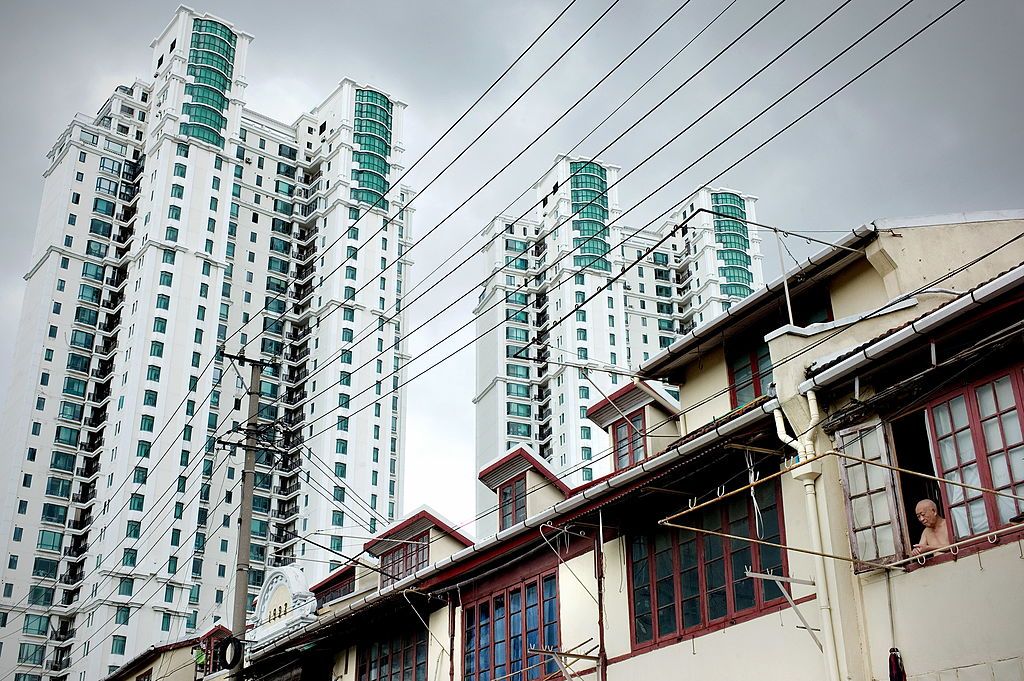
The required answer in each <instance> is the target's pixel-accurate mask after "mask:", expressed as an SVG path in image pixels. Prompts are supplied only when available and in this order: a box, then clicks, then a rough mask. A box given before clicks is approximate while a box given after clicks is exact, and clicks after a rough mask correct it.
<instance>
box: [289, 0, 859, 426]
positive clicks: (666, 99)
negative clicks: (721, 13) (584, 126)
mask: <svg viewBox="0 0 1024 681" xmlns="http://www.w3.org/2000/svg"><path fill="white" fill-rule="evenodd" d="M785 1H786V0H779V2H778V3H776V4H775V5H774V6H773V7H771V8H770V9H769V10H768V11H767V12H765V13H764V14H762V15H761V17H760V18H759V19H758V20H757V21H756V22H755V23H754V24H753V25H751V26H750V27H748V28H747V29H746V30H745V31H743V32H742V33H741V34H740V35H739V36H737V37H736V38H735V39H733V40H732V41H731V42H730V43H729V44H728V45H726V47H724V48H722V49H721V50H720V51H719V52H718V53H717V54H716V55H715V56H714V57H712V59H711V60H709V61H708V62H706V63H705V64H704V66H702V67H701V68H700V69H698V70H697V71H696V72H695V73H694V74H693V75H691V76H690V77H689V78H687V79H686V80H685V81H684V82H683V84H682V85H680V86H679V87H677V88H676V89H675V91H674V92H673V93H671V94H670V95H668V96H667V97H665V98H664V99H662V101H661V102H660V103H659V104H657V105H655V107H654V108H652V109H651V110H650V111H648V113H647V114H646V115H645V116H644V117H642V118H641V119H640V121H637V122H636V123H634V124H633V125H631V126H630V128H628V129H627V130H626V131H625V132H623V133H622V134H620V135H619V136H618V137H617V138H616V140H613V142H612V143H610V144H609V145H608V147H610V146H611V144H614V143H615V141H618V140H619V139H621V138H622V137H623V136H624V135H625V134H627V133H628V132H629V131H630V130H632V129H633V128H635V127H636V126H637V125H638V124H639V122H641V121H643V120H644V119H645V118H646V117H647V116H649V115H650V114H651V113H653V111H654V110H655V109H656V108H657V107H658V106H661V105H662V104H664V103H665V102H666V101H668V99H669V98H670V97H671V96H672V95H673V94H675V92H678V91H679V90H680V89H681V88H682V87H683V86H685V85H686V84H687V83H689V82H690V81H692V80H693V79H694V78H695V77H696V76H697V75H699V74H700V73H701V72H702V71H703V70H704V69H706V68H707V67H708V66H710V64H712V63H713V62H714V61H715V60H716V59H718V57H720V56H721V55H722V54H724V53H725V51H727V50H728V49H730V48H731V47H732V46H733V45H735V44H736V43H737V42H738V41H739V40H740V39H742V38H743V37H744V36H745V35H747V34H748V33H749V32H750V31H752V30H753V29H754V28H755V27H756V26H757V25H759V24H760V23H761V22H762V21H764V20H765V19H767V17H768V16H770V15H771V13H772V12H774V11H775V10H776V9H778V7H780V6H781V5H782V4H783V3H784V2H785ZM848 2H850V0H847V3H848ZM841 8H842V6H840V8H839V9H841ZM836 12H838V9H837V10H834V11H833V12H832V13H830V14H829V15H828V16H827V17H826V19H824V20H822V22H819V24H818V26H820V25H821V23H824V21H826V20H827V19H828V18H831V16H834V14H835V13H836ZM816 28H817V26H816V27H815V29H816ZM815 29H811V31H809V32H808V33H806V34H804V36H802V37H801V38H800V39H798V40H797V41H796V43H794V44H793V45H791V46H790V47H789V48H787V50H786V51H788V50H789V49H792V47H793V46H795V44H797V43H799V42H800V41H801V40H803V39H804V38H806V36H807V35H809V33H810V32H812V31H813V30H815ZM783 54H785V52H783ZM781 56H782V55H779V57H776V58H775V60H773V62H774V61H776V60H777V59H778V58H780V57H781ZM773 62H770V63H769V65H770V64H771V63H773ZM765 68H767V67H765ZM748 82H749V81H748ZM729 96H731V94H730V95H729ZM727 98H728V96H727V97H726V99H727ZM723 101H724V100H723ZM720 104H721V102H719V105H720ZM716 106H718V105H716ZM714 108H715V107H712V109H710V110H709V112H710V111H713V110H714ZM709 112H708V113H709ZM705 115H707V114H705ZM698 120H699V119H698ZM695 123H696V121H695ZM695 123H694V124H695ZM690 127H692V125H691V126H690ZM685 131H686V129H684V130H683V131H682V132H680V133H679V135H681V134H682V133H683V132H685ZM679 135H677V137H678V136H679ZM665 146H667V145H663V146H662V147H661V148H660V149H659V150H657V151H656V152H654V154H657V153H659V152H660V151H661V150H662V149H664V148H665ZM608 147H605V149H607V148H608ZM654 154H651V155H649V156H648V157H647V158H646V159H645V160H644V161H642V162H641V164H640V165H643V164H644V163H646V162H647V161H649V160H650V159H651V158H653V156H654ZM691 167H692V166H691ZM637 168H639V166H637ZM637 168H634V169H633V170H632V171H630V173H632V172H635V170H636V169H637ZM578 172H579V170H577V173H578ZM577 173H573V175H575V174H577ZM630 173H627V174H626V176H628V175H629V174H630ZM626 176H623V177H622V178H620V179H619V182H621V181H622V180H623V179H625V177H626ZM617 183H618V182H616V183H613V185H611V186H614V185H615V184H617ZM666 184H667V183H666ZM664 186H665V185H662V187H659V188H658V189H657V190H655V192H652V193H651V194H648V196H647V197H645V198H644V199H643V200H641V202H640V203H643V202H644V201H646V200H647V199H648V198H650V197H651V196H653V195H654V193H657V192H658V191H660V190H661V189H663V188H664ZM609 189H610V187H609ZM594 201H596V198H595V199H593V200H591V201H590V202H588V203H587V204H586V205H584V206H583V207H581V208H580V209H579V210H577V211H576V212H575V213H573V215H571V216H569V217H568V218H566V219H565V220H563V221H562V222H560V223H558V224H556V225H555V227H553V228H552V230H550V231H549V234H550V232H553V231H554V230H556V229H557V228H558V227H559V226H561V225H563V224H565V223H567V222H568V221H569V220H571V219H572V217H573V216H575V215H576V214H578V213H579V212H581V211H582V210H584V209H585V208H586V207H587V206H590V205H592V204H593V203H594ZM536 205H539V203H538V204H536ZM638 205H640V204H639V203H638V204H637V206H638ZM635 207H636V206H634V208H635ZM630 210H632V209H630ZM629 212H630V211H626V213H623V214H621V215H620V216H618V217H617V218H616V220H613V221H612V223H614V222H616V221H618V220H620V219H621V218H622V217H623V216H624V215H626V214H628V213H629ZM524 215H525V213H524ZM612 223H609V224H612ZM593 238H595V237H593V236H592V237H589V238H587V239H585V240H584V241H583V242H582V243H581V244H579V245H577V246H576V247H575V248H574V249H573V251H575V250H577V249H578V248H581V247H582V246H584V245H585V244H586V243H589V241H591V240H592V239H593ZM573 251H570V252H569V253H567V254H565V255H564V256H563V257H562V258H559V259H558V260H557V261H556V263H557V262H560V261H561V260H562V259H564V258H565V257H568V255H569V254H571V253H572V252H573ZM465 262H466V261H464V262H463V263H462V264H465ZM554 264H555V263H552V265H554ZM452 272H454V270H453V271H452ZM450 274H451V272H449V275H450ZM446 276H447V275H446ZM489 278H490V276H488V277H486V278H485V279H484V280H483V281H482V282H481V283H480V284H478V285H482V284H485V283H486V281H487V280H488V279H489ZM437 283H440V282H437ZM435 285H436V284H435ZM525 286H526V283H525V282H524V283H523V284H522V285H521V286H519V287H518V288H517V289H516V291H520V290H522V289H523V288H524V287H525ZM475 289H476V286H474V287H473V288H471V289H470V290H469V291H468V292H467V293H465V294H463V295H462V296H460V297H459V298H457V299H456V300H459V299H461V298H464V297H465V296H467V295H471V294H472V292H473V291H474V290H475ZM420 297H422V295H421V296H420ZM417 300H419V297H418V298H417ZM497 304H498V303H496V304H495V305H494V306H492V308H493V307H495V306H496V305H497ZM407 308H408V306H407ZM488 309H491V308H488ZM523 309H526V308H521V310H523ZM332 312H334V310H331V311H330V312H328V315H329V314H331V313H332ZM471 323H473V320H472V319H471V320H469V321H468V322H466V323H465V324H463V325H462V326H460V327H458V328H457V329H456V330H455V331H452V332H451V333H450V334H449V337H451V335H453V334H454V333H456V332H457V331H459V330H461V329H462V328H465V327H466V326H468V325H469V324H471ZM425 325H426V324H424V325H421V326H420V327H417V328H416V329H413V330H412V331H410V332H409V333H408V334H406V335H405V338H406V339H407V338H408V337H409V336H410V335H412V333H415V332H416V331H418V330H420V329H422V328H423V327H424V326H425ZM364 330H365V329H364ZM368 337H369V336H367V337H364V338H363V339H360V341H358V342H362V340H365V338H368ZM354 345H355V344H353V345H350V346H348V347H347V348H342V349H340V350H339V351H338V352H336V353H334V356H333V357H331V358H329V359H328V360H327V361H326V362H324V363H322V364H320V365H319V366H318V367H317V368H316V369H315V370H314V371H313V372H312V373H311V374H310V375H309V376H310V377H311V376H314V375H316V374H317V373H319V372H321V371H323V370H325V369H326V368H327V367H328V366H330V365H331V364H333V362H334V361H335V360H336V359H338V358H339V357H341V356H342V355H343V354H344V352H346V351H348V350H350V349H351V348H352V347H354ZM384 352H385V351H381V352H379V353H378V354H377V355H375V356H374V357H372V358H370V359H369V360H367V362H365V363H364V364H362V365H360V366H359V367H357V369H356V371H358V370H360V369H363V368H365V367H366V366H368V365H369V363H370V362H372V361H374V360H375V359H378V358H380V357H381V356H382V355H383V354H384ZM410 361H414V360H410ZM407 364H408V363H407ZM395 373H396V372H392V374H390V375H389V377H390V376H394V375H395ZM325 392H326V391H321V392H320V393H318V394H317V395H314V397H316V396H319V395H323V394H325ZM365 392H366V391H365V390H364V391H362V392H361V393H359V394H363V393H365ZM392 392H393V391H392ZM357 396H358V395H357ZM333 411H334V410H331V412H333ZM331 412H328V413H331ZM320 418H322V417H320Z"/></svg>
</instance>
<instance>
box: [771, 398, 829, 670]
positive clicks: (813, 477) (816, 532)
mask: <svg viewBox="0 0 1024 681" xmlns="http://www.w3.org/2000/svg"><path fill="white" fill-rule="evenodd" d="M807 406H808V408H809V409H810V413H811V420H810V423H809V424H808V428H807V432H806V433H804V435H803V436H801V437H800V438H794V437H792V436H791V435H790V434H789V433H787V432H786V424H785V422H784V421H783V416H782V410H781V409H776V410H775V411H774V416H775V431H776V434H777V435H778V437H779V439H780V440H781V441H782V442H783V443H785V444H786V445H788V446H790V447H791V448H793V450H794V451H796V453H797V456H799V457H800V460H801V461H806V460H809V459H813V458H815V457H816V456H817V454H816V452H815V451H814V437H813V430H814V429H815V428H816V427H817V426H818V424H819V423H821V412H820V411H819V410H818V398H817V396H816V395H815V394H814V391H813V390H811V391H809V392H808V393H807ZM819 475H820V471H818V470H817V467H816V466H814V465H811V466H806V467H804V468H802V469H800V470H798V471H794V473H793V476H794V477H795V478H796V479H797V480H800V481H801V482H803V484H804V502H805V507H806V509H805V510H806V513H807V523H808V529H809V531H810V535H811V549H812V550H813V551H816V552H817V553H818V554H820V553H822V541H821V519H820V518H819V516H818V494H817V490H816V489H815V487H816V482H817V479H818V476H819ZM814 572H815V578H814V585H815V591H816V592H817V600H818V611H819V613H820V619H821V634H822V639H824V641H823V646H824V654H825V668H826V669H827V671H828V679H829V681H840V676H839V655H838V653H837V650H836V635H835V629H834V627H833V626H832V605H831V602H830V600H829V589H828V580H827V578H826V574H825V558H824V556H821V555H816V556H814Z"/></svg>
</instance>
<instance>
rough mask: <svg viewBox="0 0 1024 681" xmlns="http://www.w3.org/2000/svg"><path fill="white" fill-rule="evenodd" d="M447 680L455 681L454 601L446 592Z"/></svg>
mask: <svg viewBox="0 0 1024 681" xmlns="http://www.w3.org/2000/svg"><path fill="white" fill-rule="evenodd" d="M448 681H455V603H453V602H452V594H448Z"/></svg>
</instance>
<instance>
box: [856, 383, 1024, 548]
mask: <svg viewBox="0 0 1024 681" xmlns="http://www.w3.org/2000/svg"><path fill="white" fill-rule="evenodd" d="M1022 411H1024V373H1022V368H1021V366H1016V367H1013V368H1011V369H1010V370H1004V371H1002V372H999V373H997V374H995V375H990V376H987V377H985V378H983V379H981V380H979V381H976V382H973V383H970V384H966V385H964V386H962V387H960V388H957V389H956V390H952V391H948V392H946V393H945V394H943V395H941V396H939V397H937V398H935V399H934V400H933V401H932V402H930V403H928V404H927V405H926V406H925V407H924V408H923V409H919V410H917V411H914V412H911V413H909V414H906V415H900V416H898V417H896V418H893V419H891V420H889V421H888V422H885V423H883V422H880V421H876V422H871V423H866V424H862V425H858V426H856V427H853V428H850V429H847V430H843V431H839V432H837V433H836V436H837V445H838V447H839V449H840V450H841V452H842V454H843V455H844V456H843V457H842V458H840V471H841V475H842V482H843V486H844V490H845V492H846V496H847V510H848V517H849V522H850V538H851V544H852V549H853V555H854V557H855V558H857V559H859V560H863V561H871V562H888V561H892V560H897V559H900V558H904V557H908V556H910V555H911V549H912V548H913V546H914V545H915V544H917V543H919V542H920V540H921V536H922V530H923V528H922V526H921V524H920V523H919V522H918V521H917V519H916V517H915V515H916V514H915V508H916V506H917V504H918V503H919V502H921V501H922V500H926V499H927V500H931V501H933V502H935V505H936V506H937V507H938V509H939V515H940V516H941V517H942V518H944V519H945V521H946V523H947V526H946V527H947V534H948V541H949V542H950V543H957V542H961V541H964V540H968V539H973V538H975V537H982V536H989V535H990V534H991V533H992V532H996V531H1001V530H1004V529H1005V528H1007V527H1008V526H1010V525H1012V524H1015V523H1019V522H1021V514H1022V513H1024V502H1022V501H1020V500H1018V499H1014V498H1012V497H1008V496H1000V495H999V494H993V493H991V492H988V493H986V492H984V491H983V490H994V491H995V492H1000V493H1003V494H1006V493H1009V494H1013V495H1016V496H1024V433H1022V427H1021V417H1020V414H1021V413H1022ZM856 459H863V462H862V461H858V460H856ZM886 466H892V467H895V468H897V469H899V470H892V469H889V468H886ZM922 474H923V475H922ZM925 476H932V477H937V478H942V479H943V480H946V481H949V482H939V481H936V480H931V479H928V477H925ZM975 488H977V489H975Z"/></svg>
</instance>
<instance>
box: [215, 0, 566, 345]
mask: <svg viewBox="0 0 1024 681" xmlns="http://www.w3.org/2000/svg"><path fill="white" fill-rule="evenodd" d="M576 1H577V0H570V2H569V4H568V5H566V6H565V7H564V8H563V9H562V11H561V12H559V13H558V14H557V15H556V16H555V18H554V19H552V20H551V22H550V23H549V24H548V25H547V26H546V27H545V28H544V30H543V31H541V32H540V34H539V35H538V36H537V37H536V38H534V39H533V41H532V42H531V43H530V44H529V45H527V47H526V49H525V50H523V51H522V52H521V53H520V54H519V56H518V57H516V58H515V60H514V61H513V62H512V63H511V64H509V65H508V66H507V67H506V68H505V70H504V71H502V72H501V74H499V75H498V77H497V78H496V79H495V80H494V81H493V82H492V83H491V84H490V85H489V86H488V87H487V89H485V90H484V91H483V92H482V93H481V94H480V95H479V96H478V97H477V98H476V100H474V101H473V103H472V104H470V105H469V107H468V108H467V109H466V110H465V111H464V112H463V113H462V115H460V116H459V117H458V118H457V119H455V121H454V122H453V123H452V124H451V125H449V126H448V129H447V130H445V131H444V133H442V134H441V136H440V137H439V138H438V139H437V140H435V141H434V143H433V144H431V145H430V147H429V148H428V149H427V150H426V151H425V152H423V153H422V154H421V155H420V156H419V158H417V159H416V160H415V161H413V163H412V165H410V166H409V167H408V168H407V169H406V170H405V171H404V172H403V173H402V174H401V175H400V176H399V177H398V179H396V180H395V182H394V183H392V184H391V185H390V186H389V187H388V190H387V191H385V192H384V193H383V194H382V195H381V196H380V198H378V199H377V200H376V201H374V203H373V204H372V205H371V206H370V207H369V209H367V210H366V211H362V212H360V214H359V217H357V218H356V221H355V222H353V223H352V226H355V225H356V224H358V223H359V221H360V220H361V219H362V218H363V217H364V216H365V215H367V214H369V212H370V211H372V210H373V209H374V208H378V207H379V206H380V204H381V203H382V202H383V200H384V197H385V196H387V195H388V194H389V193H390V192H391V190H392V189H394V187H396V186H401V182H402V180H403V179H405V177H406V176H407V175H408V174H409V173H410V172H412V170H413V169H414V168H415V167H416V166H417V165H419V163H420V162H421V161H422V160H423V159H424V158H426V156H427V154H429V153H430V152H431V151H433V150H434V149H435V148H436V147H437V145H438V144H440V143H441V141H442V140H444V139H445V137H447V136H448V134H449V133H451V131H452V130H454V129H455V127H456V126H457V125H458V124H459V123H461V122H462V121H463V120H464V119H465V118H466V116H468V115H469V113H470V112H471V111H472V110H473V109H474V108H476V106H477V105H478V104H479V103H480V102H481V101H482V100H483V99H484V97H486V96H487V95H488V94H489V93H490V92H491V91H492V90H493V89H494V88H495V87H496V86H497V85H498V83H500V82H501V81H502V80H503V79H504V78H505V76H506V75H508V73H509V72H510V71H511V70H512V69H513V68H514V67H515V66H516V64H518V63H519V62H520V61H521V60H522V59H523V57H525V56H526V55H527V53H529V52H530V50H532V49H533V48H534V46H536V45H537V43H538V42H540V40H541V38H543V37H544V36H545V35H547V33H548V31H550V30H551V29H552V28H553V27H554V25H555V24H556V23H558V21H559V19H561V18H562V17H563V16H564V15H565V13H566V12H568V11H569V9H570V8H571V7H572V6H573V5H575V4H576ZM467 148H468V147H467ZM452 164H454V161H452V162H451V163H449V164H448V165H447V166H446V167H445V168H444V169H443V170H442V171H441V173H439V174H438V175H437V177H440V175H441V174H443V173H444V172H445V171H447V170H448V168H450V167H451V166H452ZM437 177H435V178H434V179H435V180H436V179H437ZM425 189H426V187H424V190H425ZM414 198H415V197H414ZM411 202H412V201H410V203H411ZM387 222H388V221H385V224H387ZM379 233H380V232H377V233H376V234H379ZM376 234H375V235H374V236H376ZM339 241H341V238H340V237H339V238H338V239H335V240H334V241H333V242H331V244H330V245H329V246H328V247H327V248H326V249H324V253H326V252H327V251H329V250H331V248H333V247H334V246H335V245H336V244H337V243H338V242H339ZM342 264H344V263H342ZM294 281H295V280H294V279H293V280H292V281H291V282H289V283H293V282H294ZM286 290H287V288H286ZM279 299H280V296H279V295H277V294H275V296H273V299H272V300H274V301H276V300H279ZM269 304H270V303H269V302H267V303H266V304H265V305H264V307H263V311H266V309H267V306H268V305H269ZM253 318H255V317H253ZM251 321H252V319H250V320H249V321H248V322H245V323H244V324H242V326H240V327H239V328H237V329H235V331H234V332H232V333H231V335H229V336H228V337H227V338H225V340H224V342H225V343H226V342H227V341H228V340H231V339H232V338H234V337H235V335H236V334H238V333H239V332H241V331H242V329H244V328H246V326H248V325H249V323H250V322H251ZM244 348H245V346H243V347H242V349H243V350H244Z"/></svg>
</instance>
